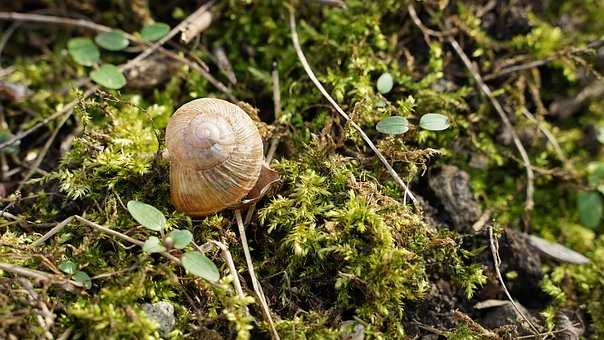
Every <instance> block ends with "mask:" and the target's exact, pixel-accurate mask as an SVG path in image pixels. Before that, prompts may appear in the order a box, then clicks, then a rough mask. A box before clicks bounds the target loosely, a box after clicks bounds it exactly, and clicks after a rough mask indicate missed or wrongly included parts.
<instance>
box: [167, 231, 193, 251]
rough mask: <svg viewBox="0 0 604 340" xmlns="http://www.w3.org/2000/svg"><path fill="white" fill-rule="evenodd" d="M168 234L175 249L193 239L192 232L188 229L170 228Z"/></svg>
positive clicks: (184, 245) (180, 247)
mask: <svg viewBox="0 0 604 340" xmlns="http://www.w3.org/2000/svg"><path fill="white" fill-rule="evenodd" d="M168 236H169V237H170V238H172V241H173V247H174V248H176V249H182V248H184V247H186V246H188V245H189V243H191V241H193V234H191V232H190V231H188V230H172V231H171V232H170V234H169V235H168Z"/></svg>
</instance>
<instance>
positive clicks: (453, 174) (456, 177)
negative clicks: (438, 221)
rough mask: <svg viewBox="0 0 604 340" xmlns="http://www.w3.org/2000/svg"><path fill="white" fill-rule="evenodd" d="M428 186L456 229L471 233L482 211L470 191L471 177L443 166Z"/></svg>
mask: <svg viewBox="0 0 604 340" xmlns="http://www.w3.org/2000/svg"><path fill="white" fill-rule="evenodd" d="M428 184H429V185H430V189H432V191H433V192H434V194H435V196H436V197H437V198H438V199H439V201H440V203H441V204H442V206H443V207H444V208H445V211H446V212H447V214H448V215H449V217H450V218H451V222H453V225H454V226H455V228H456V229H457V230H460V231H471V230H472V225H473V224H474V222H476V221H477V220H478V219H479V218H480V215H482V211H481V209H480V205H479V204H478V202H476V200H475V199H474V195H473V194H472V191H471V190H470V176H469V175H468V174H467V173H466V172H465V171H462V170H460V169H459V168H457V167H455V166H451V165H443V166H442V167H440V169H439V170H436V171H434V172H433V173H432V174H431V175H430V178H429V179H428Z"/></svg>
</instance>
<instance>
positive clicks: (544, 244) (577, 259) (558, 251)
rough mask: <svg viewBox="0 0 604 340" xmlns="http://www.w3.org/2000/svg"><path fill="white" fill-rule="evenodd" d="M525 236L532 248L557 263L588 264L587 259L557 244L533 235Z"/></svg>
mask: <svg viewBox="0 0 604 340" xmlns="http://www.w3.org/2000/svg"><path fill="white" fill-rule="evenodd" d="M525 236H526V237H527V239H528V241H529V243H530V244H531V245H532V246H533V247H535V248H537V250H539V251H541V252H542V253H544V254H546V255H548V256H550V257H553V258H554V259H556V260H558V261H562V262H568V263H576V264H586V263H589V262H590V261H589V259H588V258H587V257H585V256H583V255H581V254H579V253H577V252H576V251H574V250H571V249H568V248H566V247H565V246H563V245H561V244H559V243H554V242H550V241H547V240H544V239H542V238H540V237H537V236H535V235H525Z"/></svg>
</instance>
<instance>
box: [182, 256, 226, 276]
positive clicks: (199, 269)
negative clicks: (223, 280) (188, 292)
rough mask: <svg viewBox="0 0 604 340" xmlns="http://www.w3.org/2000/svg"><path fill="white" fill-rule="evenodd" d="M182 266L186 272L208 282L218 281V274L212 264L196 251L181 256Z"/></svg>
mask: <svg viewBox="0 0 604 340" xmlns="http://www.w3.org/2000/svg"><path fill="white" fill-rule="evenodd" d="M181 261H182V266H183V267H185V269H186V270H187V272H189V273H191V274H193V275H195V276H199V277H201V278H204V279H206V280H208V281H210V282H216V281H218V279H220V273H219V272H218V268H216V265H215V264H214V262H212V261H211V260H210V259H209V258H207V257H206V256H205V255H203V254H202V253H200V252H198V251H193V252H188V253H185V254H184V255H183V256H182V259H181Z"/></svg>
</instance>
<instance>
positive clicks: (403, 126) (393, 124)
mask: <svg viewBox="0 0 604 340" xmlns="http://www.w3.org/2000/svg"><path fill="white" fill-rule="evenodd" d="M375 128H376V129H377V130H378V131H379V132H381V133H386V134H389V135H399V134H401V133H405V132H407V131H408V130H409V122H408V121H407V119H406V118H405V117H401V116H392V117H388V118H384V119H382V120H381V121H380V122H379V123H377V125H376V126H375Z"/></svg>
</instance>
